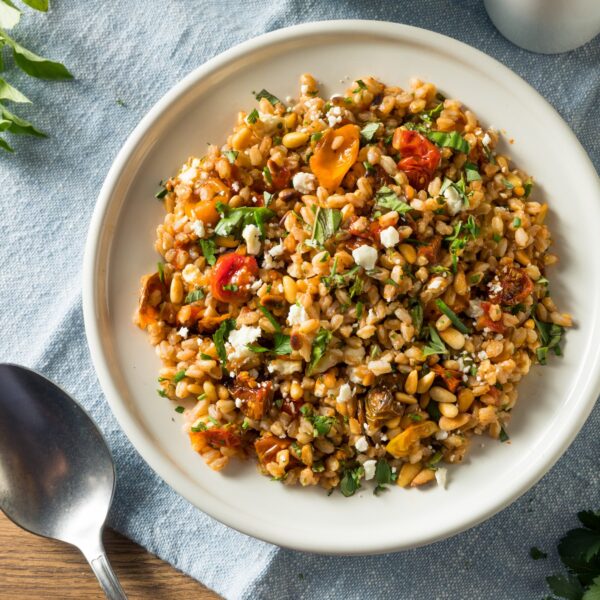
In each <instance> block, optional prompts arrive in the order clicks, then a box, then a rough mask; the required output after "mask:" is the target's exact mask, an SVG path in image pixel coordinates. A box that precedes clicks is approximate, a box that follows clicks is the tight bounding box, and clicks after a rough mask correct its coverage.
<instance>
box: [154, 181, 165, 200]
mask: <svg viewBox="0 0 600 600" xmlns="http://www.w3.org/2000/svg"><path fill="white" fill-rule="evenodd" d="M159 185H160V186H161V187H160V190H158V192H156V194H154V197H155V198H156V199H157V200H162V199H163V198H164V197H165V196H166V195H167V193H168V191H167V188H166V187H165V186H164V184H163V182H162V181H161V182H160V183H159Z"/></svg>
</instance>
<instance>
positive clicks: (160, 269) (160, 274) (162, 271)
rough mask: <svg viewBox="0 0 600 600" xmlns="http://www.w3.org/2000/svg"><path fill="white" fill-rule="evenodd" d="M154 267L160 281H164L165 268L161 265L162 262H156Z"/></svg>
mask: <svg viewBox="0 0 600 600" xmlns="http://www.w3.org/2000/svg"><path fill="white" fill-rule="evenodd" d="M156 268H157V270H158V278H159V279H160V282H161V283H164V282H165V268H164V266H163V263H160V262H159V263H157V265H156Z"/></svg>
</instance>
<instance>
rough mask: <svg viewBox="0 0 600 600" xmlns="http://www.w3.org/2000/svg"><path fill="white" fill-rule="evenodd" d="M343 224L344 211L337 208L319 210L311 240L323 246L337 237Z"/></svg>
mask: <svg viewBox="0 0 600 600" xmlns="http://www.w3.org/2000/svg"><path fill="white" fill-rule="evenodd" d="M341 223H342V211H340V210H338V209H337V208H322V207H320V206H319V208H317V213H316V215H315V222H314V223H313V230H312V236H311V240H314V241H315V242H316V243H317V244H319V245H320V246H322V245H323V244H324V243H325V242H326V241H327V240H328V239H329V238H330V237H332V236H333V235H335V233H336V232H337V230H338V229H339V228H340V225H341Z"/></svg>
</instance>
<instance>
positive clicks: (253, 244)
mask: <svg viewBox="0 0 600 600" xmlns="http://www.w3.org/2000/svg"><path fill="white" fill-rule="evenodd" d="M242 237H243V238H244V241H245V242H246V248H247V250H248V254H258V253H259V252H260V229H259V228H258V227H257V226H256V225H252V224H251V225H246V227H244V230H243V231H242Z"/></svg>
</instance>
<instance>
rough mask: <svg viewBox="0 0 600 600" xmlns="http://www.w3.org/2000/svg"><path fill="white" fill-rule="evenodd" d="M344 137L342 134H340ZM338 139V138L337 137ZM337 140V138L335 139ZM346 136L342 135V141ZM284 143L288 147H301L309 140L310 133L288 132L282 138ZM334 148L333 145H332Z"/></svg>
mask: <svg viewBox="0 0 600 600" xmlns="http://www.w3.org/2000/svg"><path fill="white" fill-rule="evenodd" d="M338 137H342V136H338ZM336 139H337V138H336ZM333 141H334V142H335V140H333ZM343 141H344V138H343V137H342V142H343ZM281 142H282V143H283V145H284V146H285V147H286V148H291V149H293V148H299V147H300V146H303V145H304V144H306V142H308V133H302V132H301V131H291V132H290V133H286V134H285V135H284V136H283V139H282V140H281ZM332 148H333V145H332Z"/></svg>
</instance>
